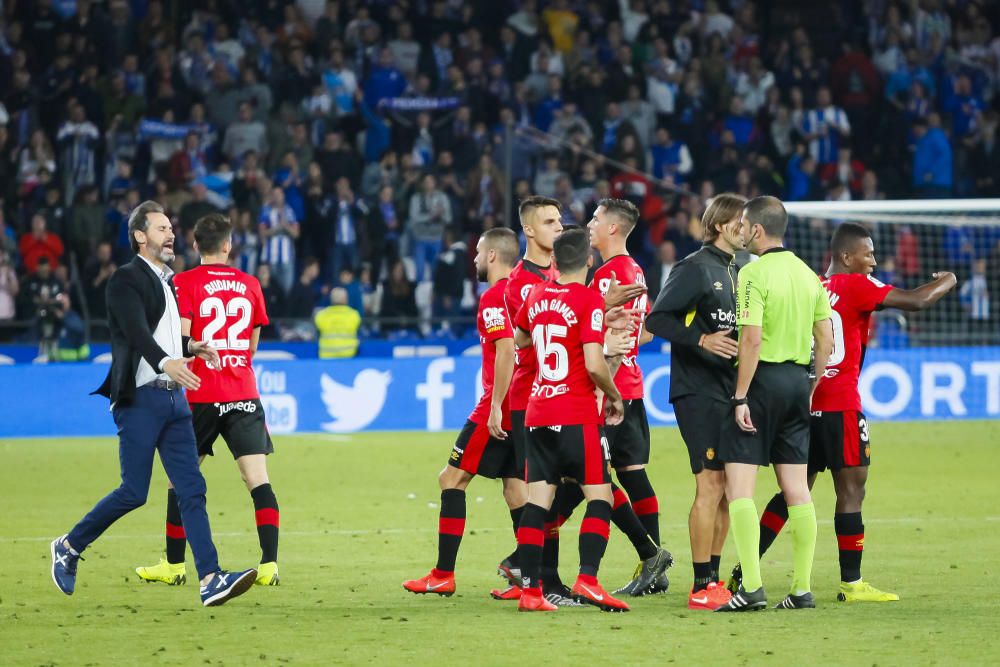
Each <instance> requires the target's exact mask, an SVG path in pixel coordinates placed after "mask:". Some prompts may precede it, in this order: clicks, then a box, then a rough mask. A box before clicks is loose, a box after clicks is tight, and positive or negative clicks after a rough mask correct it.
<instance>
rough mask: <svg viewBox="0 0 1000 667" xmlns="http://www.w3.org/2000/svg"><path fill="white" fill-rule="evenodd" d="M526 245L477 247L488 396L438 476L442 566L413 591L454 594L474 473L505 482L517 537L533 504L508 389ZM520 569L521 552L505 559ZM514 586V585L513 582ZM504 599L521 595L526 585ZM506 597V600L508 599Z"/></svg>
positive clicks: (500, 234) (498, 233)
mask: <svg viewBox="0 0 1000 667" xmlns="http://www.w3.org/2000/svg"><path fill="white" fill-rule="evenodd" d="M519 249H520V247H519V244H518V240H517V235H516V234H515V233H514V232H513V231H512V230H510V229H506V228H501V227H497V228H494V229H490V230H487V231H486V232H485V233H484V234H483V235H482V236H481V237H480V239H479V243H478V244H477V245H476V259H475V262H476V273H477V275H478V277H479V280H480V281H485V282H488V283H489V285H490V287H489V289H487V290H486V291H485V292H483V295H482V296H481V297H480V298H479V315H478V317H477V318H476V325H477V328H478V329H479V340H480V343H481V344H482V350H483V396H482V398H481V399H479V403H477V404H476V407H475V408H474V409H473V411H472V414H470V415H469V419H468V420H467V421H466V422H465V427H464V428H462V431H461V433H459V435H458V439H457V440H456V441H455V447H454V449H452V452H451V456H450V457H449V459H448V464H447V465H446V466H445V467H444V470H442V471H441V474H440V475H438V482H439V483H440V485H441V513H440V518H439V519H438V560H437V565H436V566H435V567H434V569H433V570H431V571H430V573H429V574H428V575H426V576H424V577H421V578H419V579H412V580H409V581H404V582H403V588H405V589H406V590H408V591H410V592H411V593H435V594H437V595H444V596H450V595H451V594H452V593H454V592H455V559H456V558H457V556H458V547H459V545H460V544H461V542H462V535H463V534H464V533H465V489H466V487H468V486H469V482H471V481H472V478H473V477H475V476H476V475H481V476H483V477H486V478H488V479H497V478H500V479H502V480H503V494H504V499H505V500H506V501H507V506H508V508H509V509H510V517H511V520H512V521H513V525H514V531H515V534H516V532H517V527H518V524H519V522H520V520H521V512H522V510H523V509H524V503H525V502H526V501H527V485H526V484H525V482H524V480H523V478H522V477H521V475H522V474H523V471H524V467H523V465H522V466H520V467H519V466H517V465H515V457H514V447H513V444H512V443H511V440H509V439H508V438H507V434H508V432H509V431H510V430H511V425H510V410H509V408H508V402H507V391H508V389H509V388H510V379H511V376H512V375H513V373H514V329H513V327H512V325H511V321H510V316H509V314H508V311H507V305H506V303H505V302H504V293H505V291H506V288H507V281H508V278H509V276H510V273H511V271H512V270H513V268H514V265H515V264H516V263H517V255H518V251H519ZM504 562H505V563H507V567H509V568H510V569H512V570H514V569H518V568H517V552H516V551H515V552H514V553H513V554H511V556H510V557H508V558H506V559H505V560H504ZM512 587H513V584H512ZM514 588H516V590H508V591H505V592H504V593H500V592H498V591H494V592H493V596H494V597H499V596H501V595H504V594H506V595H507V596H508V597H509V599H516V598H517V597H520V587H519V586H517V587H514ZM504 599H508V598H504Z"/></svg>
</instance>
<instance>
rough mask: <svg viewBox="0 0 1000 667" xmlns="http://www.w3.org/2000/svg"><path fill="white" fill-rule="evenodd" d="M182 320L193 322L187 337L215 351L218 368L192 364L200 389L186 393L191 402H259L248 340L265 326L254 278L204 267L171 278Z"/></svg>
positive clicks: (199, 362)
mask: <svg viewBox="0 0 1000 667" xmlns="http://www.w3.org/2000/svg"><path fill="white" fill-rule="evenodd" d="M174 287H175V289H176V291H177V305H178V309H179V310H180V316H181V317H182V318H186V319H189V320H191V338H193V339H195V340H199V341H203V342H207V343H209V344H211V346H212V347H214V348H215V349H216V350H217V351H218V352H219V358H220V360H221V361H222V367H221V368H218V369H216V368H211V367H209V365H208V363H207V362H205V361H203V360H202V359H195V360H194V361H193V362H191V370H192V372H194V374H195V375H197V376H198V377H199V378H200V379H201V387H200V388H199V389H197V390H192V391H188V392H187V398H188V402H189V403H228V402H230V401H243V400H247V399H251V398H258V397H259V394H258V392H257V379H256V377H255V376H254V372H253V366H252V361H253V353H252V351H251V350H250V338H251V336H252V334H253V330H254V329H255V328H256V327H262V326H266V325H267V324H268V319H267V311H266V309H265V307H264V295H263V293H262V292H261V289H260V283H259V282H257V279H256V278H254V277H253V276H251V275H249V274H246V273H243V272H242V271H240V270H238V269H234V268H232V267H229V266H226V265H223V264H207V265H206V264H203V265H202V266H199V267H196V268H194V269H191V270H190V271H185V272H183V273H179V274H177V276H175V277H174Z"/></svg>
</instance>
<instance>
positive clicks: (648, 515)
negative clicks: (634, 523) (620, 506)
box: [618, 468, 660, 546]
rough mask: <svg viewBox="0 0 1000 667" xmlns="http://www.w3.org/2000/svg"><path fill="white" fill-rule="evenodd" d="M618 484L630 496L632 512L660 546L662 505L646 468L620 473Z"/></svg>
mask: <svg viewBox="0 0 1000 667" xmlns="http://www.w3.org/2000/svg"><path fill="white" fill-rule="evenodd" d="M618 482H619V483H620V484H621V485H622V488H623V489H625V493H627V494H628V498H629V502H630V503H631V504H632V511H633V512H635V515H636V516H637V517H639V521H641V522H642V525H643V527H644V528H645V529H646V533H647V534H648V535H649V537H650V539H652V540H653V541H654V542H656V545H657V546H659V544H660V503H659V501H658V500H657V499H656V492H655V491H653V485H652V484H650V483H649V476H648V475H647V474H646V469H645V468H640V469H639V470H623V471H621V472H619V473H618Z"/></svg>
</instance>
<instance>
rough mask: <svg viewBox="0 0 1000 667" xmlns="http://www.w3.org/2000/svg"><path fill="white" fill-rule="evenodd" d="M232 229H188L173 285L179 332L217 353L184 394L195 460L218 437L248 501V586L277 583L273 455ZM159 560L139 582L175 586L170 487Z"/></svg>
mask: <svg viewBox="0 0 1000 667" xmlns="http://www.w3.org/2000/svg"><path fill="white" fill-rule="evenodd" d="M232 232H233V226H232V223H231V222H230V221H229V219H228V218H226V217H225V216H223V215H221V214H217V213H213V214H209V215H206V216H205V217H203V218H201V219H199V220H198V222H197V223H196V224H195V227H194V238H195V248H196V249H197V250H198V253H199V255H200V256H201V265H200V266H198V267H196V268H194V269H191V270H190V271H185V272H183V273H180V274H178V275H177V276H176V277H175V278H174V288H175V290H176V292H177V303H178V309H179V313H180V317H181V333H182V334H183V335H184V336H191V337H192V338H193V339H195V340H200V341H204V342H205V343H208V344H209V345H211V346H212V347H213V348H215V349H216V350H217V351H218V352H219V358H220V364H221V365H220V367H218V368H215V367H211V366H209V365H208V363H207V362H205V361H203V360H201V359H196V360H195V361H194V362H193V363H192V364H191V369H192V371H193V372H194V373H195V375H197V376H198V378H199V379H200V380H201V386H200V387H199V388H198V389H196V390H193V391H188V392H187V399H188V403H190V404H191V412H192V413H193V417H194V430H195V436H196V439H197V442H198V456H199V458H200V459H201V460H204V458H205V456H207V455H210V454H213V453H214V452H213V445H214V443H215V440H216V439H217V438H218V437H219V436H220V435H221V436H222V437H223V439H224V440H225V441H226V444H227V445H228V446H229V451H230V452H231V453H232V455H233V458H235V459H236V464H237V466H239V469H240V475H241V476H242V477H243V480H244V482H246V486H247V490H248V491H249V492H250V497H251V498H252V500H253V506H254V513H255V518H256V523H257V536H258V538H259V540H260V548H261V559H260V561H261V564H260V566H259V567H258V568H257V580H256V583H257V584H259V585H264V586H274V585H277V583H278V524H279V520H278V501H277V499H276V498H275V495H274V491H273V490H272V489H271V483H270V480H269V479H268V475H267V462H266V458H267V455H268V454H270V453H272V452H273V451H274V446H273V444H272V443H271V436H270V434H269V433H268V431H267V424H266V422H265V419H264V406H263V405H262V404H261V402H260V394H259V393H258V392H257V379H256V377H255V376H254V372H253V366H252V361H253V355H254V353H255V352H256V350H257V343H258V341H259V339H260V328H261V327H262V326H266V325H267V324H268V319H267V312H266V310H265V307H264V296H263V294H262V293H261V289H260V283H259V282H257V279H256V278H254V277H253V276H250V275H248V274H246V273H243V272H242V271H239V270H238V269H234V268H232V267H231V266H229V265H228V263H227V262H228V260H229V253H230V251H231V250H232ZM166 534H167V535H166V558H165V559H163V560H161V561H160V563H159V564H158V565H153V566H150V567H138V568H136V574H138V575H139V578H140V579H142V580H143V581H147V582H153V581H160V582H163V583H166V584H170V585H178V584H183V583H184V582H185V581H186V573H185V565H184V560H185V534H184V526H183V525H182V523H181V514H180V509H179V507H178V505H177V496H176V494H175V493H174V490H173V487H170V488H169V489H168V490H167V524H166Z"/></svg>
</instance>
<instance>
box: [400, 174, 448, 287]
mask: <svg viewBox="0 0 1000 667" xmlns="http://www.w3.org/2000/svg"><path fill="white" fill-rule="evenodd" d="M451 222H452V210H451V203H450V202H449V201H448V197H447V195H445V194H444V193H443V192H441V191H440V190H438V189H437V179H435V178H434V176H433V175H431V174H426V175H425V176H424V177H423V179H422V180H421V184H420V191H419V192H415V193H414V194H413V196H412V197H410V217H409V222H408V223H407V230H408V231H409V234H410V236H411V238H412V240H413V259H414V262H415V264H416V278H417V280H418V281H424V280H430V279H431V273H432V271H433V267H434V264H435V262H436V261H437V256H438V253H440V252H441V236H442V234H443V233H444V229H445V227H447V226H448V225H450V224H451Z"/></svg>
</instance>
